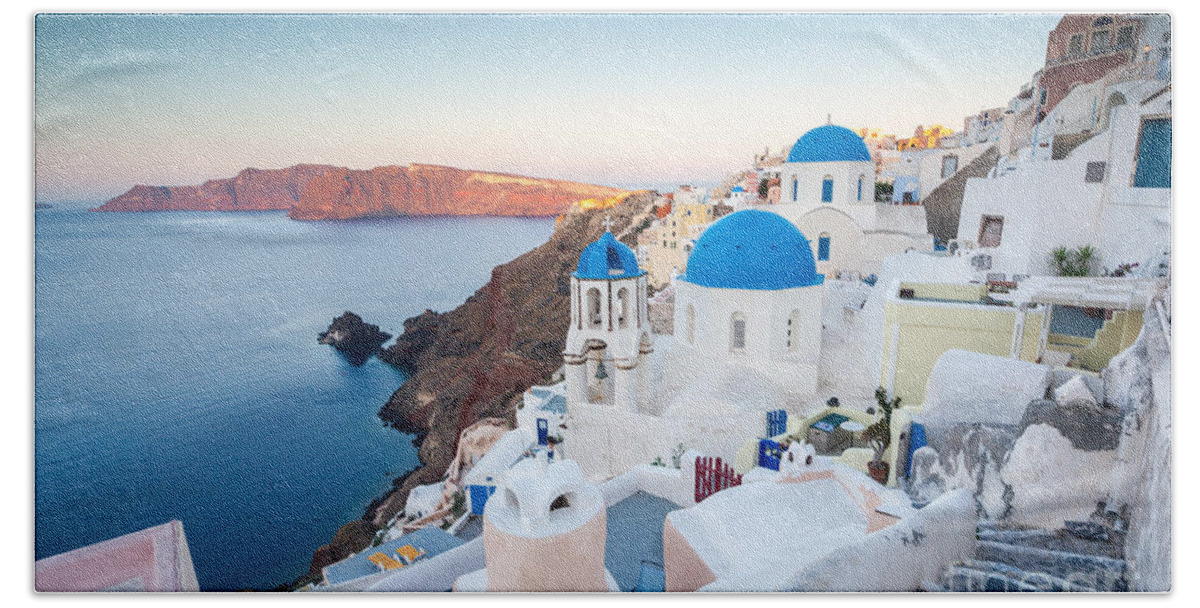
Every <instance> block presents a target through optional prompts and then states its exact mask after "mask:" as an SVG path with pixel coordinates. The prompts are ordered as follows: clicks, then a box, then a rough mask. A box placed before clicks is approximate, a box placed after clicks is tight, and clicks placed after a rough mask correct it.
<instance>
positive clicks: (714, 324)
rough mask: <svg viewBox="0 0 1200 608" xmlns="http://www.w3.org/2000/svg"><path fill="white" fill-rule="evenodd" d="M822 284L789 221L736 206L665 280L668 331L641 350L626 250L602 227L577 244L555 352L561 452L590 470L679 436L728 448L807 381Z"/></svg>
mask: <svg viewBox="0 0 1200 608" xmlns="http://www.w3.org/2000/svg"><path fill="white" fill-rule="evenodd" d="M824 284H825V277H824V275H822V274H821V273H820V272H818V270H817V264H816V261H815V259H814V256H813V251H812V245H811V243H810V241H809V239H808V238H807V237H806V236H805V235H804V234H803V233H802V232H801V231H800V230H799V229H797V228H796V227H795V226H794V225H793V224H792V223H791V222H789V221H788V220H786V219H784V218H783V217H781V216H780V215H779V214H776V213H772V212H769V211H762V210H754V209H748V210H743V211H737V212H735V213H732V214H730V215H727V216H725V217H723V218H721V219H720V220H718V221H716V222H714V223H713V224H712V225H711V226H709V227H708V228H707V229H706V230H705V231H704V233H703V235H701V237H700V238H699V240H698V241H697V242H696V246H695V248H694V249H693V251H692V253H691V254H690V256H689V257H688V265H687V273H686V274H685V275H683V276H681V277H678V279H677V280H676V282H675V313H674V314H675V317H674V324H675V330H674V336H673V337H660V339H659V340H658V342H657V343H656V344H654V347H653V348H652V347H651V341H650V332H649V323H648V320H647V309H646V307H645V305H646V291H645V277H644V273H643V272H642V271H641V270H639V269H638V267H637V263H636V260H635V259H634V254H633V252H632V251H630V250H629V248H628V247H625V246H624V245H622V244H621V243H619V242H617V241H616V239H615V238H613V236H612V235H611V234H607V233H606V234H605V235H604V236H602V237H601V238H600V239H599V240H597V241H596V242H595V243H592V244H591V245H588V247H587V248H586V249H584V251H583V254H582V255H581V256H580V259H579V264H578V267H577V269H576V272H575V273H573V275H572V277H571V326H570V330H569V331H568V334H567V345H566V348H565V350H564V352H563V359H564V363H565V369H566V380H567V411H568V421H567V426H568V428H570V429H571V439H570V443H572V444H573V445H571V446H569V447H568V448H567V449H568V453H569V454H570V457H571V458H572V459H574V460H576V461H577V462H579V463H580V465H581V466H582V467H583V468H584V470H585V471H586V472H587V474H588V476H589V477H590V478H593V479H603V478H606V477H608V476H612V475H616V474H619V473H621V472H624V471H627V470H628V469H629V468H630V467H632V466H635V465H637V464H640V463H648V462H651V461H653V460H655V459H656V458H667V457H669V456H670V454H671V453H672V451H674V450H675V449H676V448H677V446H679V445H683V446H705V449H706V453H709V454H713V455H718V456H721V457H723V458H726V459H727V460H730V459H732V458H733V456H734V454H735V452H737V450H738V449H740V448H741V447H742V446H743V444H744V443H745V442H746V438H747V437H755V436H757V435H758V434H760V433H761V431H762V425H763V424H764V420H765V419H766V413H767V412H768V411H773V410H777V409H780V408H785V409H792V410H802V409H804V408H805V407H806V405H807V402H808V400H810V399H811V398H812V397H813V395H814V394H815V393H816V391H817V377H818V376H817V375H818V365H819V361H820V358H821V310H822V305H823V300H824ZM656 350H657V352H656Z"/></svg>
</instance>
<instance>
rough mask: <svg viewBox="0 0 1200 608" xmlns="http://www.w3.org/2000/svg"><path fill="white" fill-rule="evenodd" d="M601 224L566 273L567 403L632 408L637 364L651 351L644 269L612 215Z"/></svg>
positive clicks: (638, 384) (636, 389) (638, 377)
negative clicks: (614, 231)
mask: <svg viewBox="0 0 1200 608" xmlns="http://www.w3.org/2000/svg"><path fill="white" fill-rule="evenodd" d="M604 226H605V232H604V235H603V236H601V237H600V238H599V239H598V240H596V242H594V243H592V244H590V245H588V246H587V247H585V248H584V250H583V253H582V254H580V256H579V264H578V265H577V266H576V268H575V272H574V273H572V274H571V326H570V330H569V331H568V332H567V344H566V348H565V350H563V361H564V362H565V363H566V372H567V373H566V376H567V406H568V408H569V407H571V406H573V405H581V404H605V405H613V406H615V407H618V408H621V409H623V410H625V411H629V412H636V411H637V409H638V396H639V394H640V393H641V392H642V391H641V377H642V376H643V374H641V373H640V372H641V365H640V364H641V362H642V356H643V355H645V354H648V353H650V352H651V346H650V321H649V319H648V310H647V307H646V273H645V272H644V271H642V270H641V269H640V268H638V264H637V257H636V256H635V255H634V253H633V251H632V250H631V249H630V248H629V247H627V246H625V245H624V244H622V243H621V242H620V241H618V240H617V239H616V237H614V236H613V234H612V232H611V229H612V218H605V220H604Z"/></svg>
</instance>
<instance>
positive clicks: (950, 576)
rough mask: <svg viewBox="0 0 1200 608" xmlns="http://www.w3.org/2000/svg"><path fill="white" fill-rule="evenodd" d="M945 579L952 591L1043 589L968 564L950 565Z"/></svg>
mask: <svg viewBox="0 0 1200 608" xmlns="http://www.w3.org/2000/svg"><path fill="white" fill-rule="evenodd" d="M944 580H945V583H946V587H948V588H949V589H950V590H951V591H968V592H980V591H1000V592H1009V591H1018V592H1037V591H1041V589H1039V588H1037V587H1035V586H1033V585H1030V584H1028V583H1024V582H1022V581H1019V580H1017V579H1013V578H1009V577H1007V576H1005V575H1004V574H1001V573H999V572H993V571H990V570H977V569H975V568H969V567H966V566H950V567H949V568H947V569H946V573H945V576H944Z"/></svg>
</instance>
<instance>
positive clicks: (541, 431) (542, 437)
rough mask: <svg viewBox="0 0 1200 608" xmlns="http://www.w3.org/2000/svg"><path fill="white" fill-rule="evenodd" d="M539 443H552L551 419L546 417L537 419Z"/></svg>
mask: <svg viewBox="0 0 1200 608" xmlns="http://www.w3.org/2000/svg"><path fill="white" fill-rule="evenodd" d="M537 429H538V445H550V421H549V420H546V419H545V418H538V419H537Z"/></svg>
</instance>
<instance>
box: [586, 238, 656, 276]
mask: <svg viewBox="0 0 1200 608" xmlns="http://www.w3.org/2000/svg"><path fill="white" fill-rule="evenodd" d="M643 274H646V273H644V272H642V269H641V268H638V263H637V256H636V255H634V254H633V250H631V249H630V248H628V247H626V246H625V244H624V243H622V242H620V241H618V240H617V239H616V237H614V236H613V235H612V233H611V232H605V233H604V236H602V237H600V238H599V239H598V240H597V241H596V242H595V243H592V244H591V245H588V246H587V247H584V248H583V253H581V254H579V265H577V266H576V267H575V275H574V276H575V277H576V278H579V279H628V278H630V277H639V276H642V275H643Z"/></svg>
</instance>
